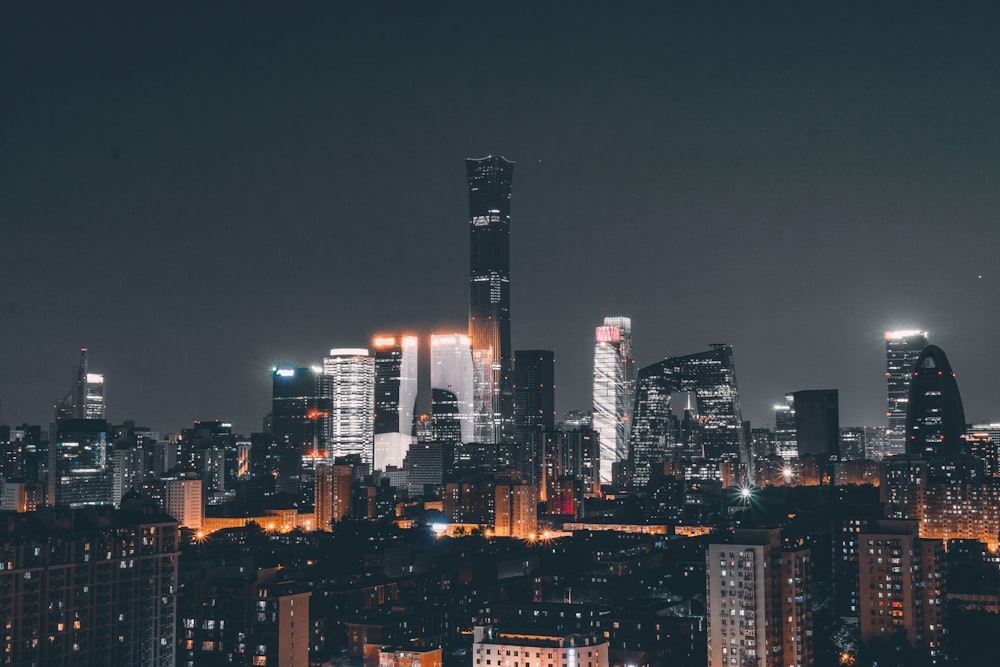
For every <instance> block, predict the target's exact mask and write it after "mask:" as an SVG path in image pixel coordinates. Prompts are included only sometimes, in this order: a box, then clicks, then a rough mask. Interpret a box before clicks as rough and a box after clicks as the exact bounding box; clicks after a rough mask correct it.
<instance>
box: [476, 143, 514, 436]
mask: <svg viewBox="0 0 1000 667" xmlns="http://www.w3.org/2000/svg"><path fill="white" fill-rule="evenodd" d="M465 173H466V179H467V181H468V186H469V255H470V260H469V263H470V276H469V277H470V292H469V337H470V338H471V339H472V358H473V360H474V362H475V364H476V385H475V424H476V426H475V428H476V434H475V440H476V441H477V442H483V443H509V442H511V441H512V440H513V437H514V422H513V413H514V406H513V377H512V368H511V367H512V361H513V359H512V355H511V351H512V350H511V342H510V192H511V181H512V179H513V176H514V163H513V162H511V161H509V160H507V159H505V158H503V157H500V156H495V155H491V156H488V157H485V158H481V159H468V160H466V161H465Z"/></svg>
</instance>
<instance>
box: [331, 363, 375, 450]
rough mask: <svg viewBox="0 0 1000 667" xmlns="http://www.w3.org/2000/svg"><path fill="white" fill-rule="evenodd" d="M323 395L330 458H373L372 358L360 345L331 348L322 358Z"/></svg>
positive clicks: (373, 390) (373, 400)
mask: <svg viewBox="0 0 1000 667" xmlns="http://www.w3.org/2000/svg"><path fill="white" fill-rule="evenodd" d="M323 382H324V395H325V396H329V398H330V420H329V422H328V431H327V432H328V436H327V442H328V449H329V455H330V456H332V457H337V456H348V455H350V454H358V455H360V456H361V460H362V461H363V462H364V463H366V464H368V465H369V466H371V465H372V463H373V458H374V426H375V424H374V422H375V359H374V358H372V357H370V356H369V355H368V350H366V349H364V348H335V349H332V350H330V354H329V356H327V357H326V358H324V359H323Z"/></svg>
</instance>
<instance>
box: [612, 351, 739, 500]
mask: <svg viewBox="0 0 1000 667" xmlns="http://www.w3.org/2000/svg"><path fill="white" fill-rule="evenodd" d="M711 347H712V349H711V350H709V351H707V352H699V353H697V354H691V355H687V356H684V357H670V358H668V359H664V360H663V361H661V362H659V363H656V364H653V365H651V366H646V367H645V368H643V369H641V370H640V371H639V374H638V379H637V381H636V392H635V410H634V416H633V420H632V435H631V438H630V445H631V458H630V467H631V483H632V485H633V487H634V488H635V489H638V490H641V489H644V488H645V486H646V485H647V484H648V482H649V475H650V470H651V468H652V466H653V465H655V464H657V463H660V462H662V461H664V460H665V459H666V458H669V457H670V455H671V454H672V452H670V451H668V449H669V446H668V445H669V443H668V434H669V431H670V428H671V416H672V413H671V411H670V397H671V394H672V393H674V392H687V393H688V394H694V397H695V401H696V404H697V405H696V417H697V418H696V419H695V420H694V423H695V425H696V426H695V428H696V432H697V441H698V442H699V443H700V444H701V450H702V452H703V456H704V458H705V459H707V460H708V461H709V462H713V463H718V462H722V461H727V460H728V461H737V460H738V461H739V462H740V463H741V464H743V466H744V467H745V470H746V473H745V474H746V476H747V477H748V478H749V481H751V482H752V481H753V479H752V478H753V467H752V466H751V465H750V454H749V451H748V448H747V439H746V432H745V430H744V428H743V417H742V412H741V409H740V396H739V390H738V389H737V387H736V366H735V364H734V363H733V348H732V346H731V345H723V344H713V345H712V346H711Z"/></svg>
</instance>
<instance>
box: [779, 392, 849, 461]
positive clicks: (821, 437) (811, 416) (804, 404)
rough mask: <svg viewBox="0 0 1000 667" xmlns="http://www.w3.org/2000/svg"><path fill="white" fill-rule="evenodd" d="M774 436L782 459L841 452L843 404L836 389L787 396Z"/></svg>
mask: <svg viewBox="0 0 1000 667" xmlns="http://www.w3.org/2000/svg"><path fill="white" fill-rule="evenodd" d="M774 433H775V442H776V445H777V452H778V456H780V457H781V458H783V459H785V460H786V461H788V460H790V459H794V458H797V457H799V456H819V457H829V456H832V455H836V454H837V453H838V452H839V442H840V401H839V393H838V391H837V390H836V389H805V390H802V391H796V392H792V393H790V394H785V403H784V405H776V406H775V411H774Z"/></svg>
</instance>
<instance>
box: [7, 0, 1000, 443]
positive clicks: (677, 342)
mask: <svg viewBox="0 0 1000 667" xmlns="http://www.w3.org/2000/svg"><path fill="white" fill-rule="evenodd" d="M78 4H82V5H85V6H77V5H78ZM684 4H685V5H696V6H676V5H673V4H664V3H656V4H655V5H654V4H649V5H643V4H631V5H630V6H628V7H626V8H622V7H619V6H617V3H575V2H574V3H568V2H551V3H535V2H530V3H529V2H525V3H514V4H513V5H510V4H509V3H495V2H494V3H454V4H451V3H441V2H435V3H404V2H400V3H393V4H381V3H369V2H365V3H362V2H358V3H353V4H348V3H301V4H300V3H269V4H268V5H266V6H265V5H263V4H256V3H190V4H182V3H132V4H126V5H121V6H117V7H116V6H112V5H106V4H100V5H99V4H98V3H73V4H70V3H66V5H65V6H62V5H58V4H55V5H54V4H45V5H44V6H39V3H16V6H12V5H15V3H4V6H3V7H2V8H0V248H2V260H0V262H2V267H3V269H2V270H3V272H2V279H0V396H2V401H3V404H2V406H3V407H2V413H0V418H2V419H3V420H5V421H6V422H7V423H20V422H21V421H30V422H34V423H47V422H48V421H49V419H50V416H51V407H50V406H51V404H52V403H53V401H55V400H56V399H58V398H59V397H60V396H61V395H62V394H63V393H64V392H65V391H66V389H67V388H68V385H69V381H70V374H71V369H72V367H73V364H74V363H75V362H76V359H77V354H78V352H77V350H78V349H79V347H81V346H88V347H89V348H90V350H91V364H92V367H93V368H94V369H95V370H98V371H103V372H104V373H106V375H107V383H108V398H109V403H110V416H111V417H112V418H113V419H115V420H121V419H125V418H129V417H131V418H134V419H136V420H137V421H138V422H140V423H143V424H148V425H150V426H153V427H154V428H156V429H159V430H160V431H163V432H171V431H176V430H177V429H179V428H181V427H183V426H185V425H187V424H189V423H190V422H191V421H192V420H194V419H208V418H215V417H219V418H223V419H229V420H232V421H233V422H234V423H235V426H236V428H237V429H239V430H241V431H244V432H249V431H251V430H258V429H259V428H260V417H261V416H262V415H263V414H264V413H265V412H266V411H267V410H268V408H269V400H270V383H269V375H268V369H269V368H270V367H271V366H272V365H273V364H274V363H276V362H281V361H292V362H295V361H299V362H307V363H308V362H316V361H319V360H320V358H321V357H322V355H323V354H324V352H325V351H326V349H328V348H330V347H334V346H357V345H365V344H367V342H368V341H369V339H370V337H371V335H372V334H373V333H375V332H376V331H393V330H407V331H419V332H430V331H443V330H459V329H463V328H464V327H465V324H466V317H467V309H468V287H467V275H468V258H467V252H468V230H467V227H466V224H467V223H466V214H467V209H466V191H465V183H464V167H463V163H462V160H463V158H465V157H468V156H482V155H485V154H488V153H500V154H503V155H505V156H507V157H508V158H510V159H513V160H515V162H516V167H515V176H514V199H513V209H512V225H511V229H512V232H511V235H512V241H511V247H512V254H513V260H512V264H513V267H512V284H513V288H512V292H513V296H512V317H513V337H514V345H515V347H516V348H522V349H523V348H548V349H554V350H555V351H556V355H557V384H558V389H557V403H558V408H559V410H560V411H563V410H565V409H568V408H575V407H587V406H588V404H589V402H590V394H589V392H590V385H591V379H590V377H591V364H592V358H591V357H592V343H591V340H592V335H593V327H594V326H595V325H596V324H598V323H600V320H601V318H602V317H603V316H604V315H606V314H626V315H630V316H631V317H632V318H633V329H634V340H635V350H636V357H637V359H638V362H639V365H645V364H648V363H652V362H654V361H656V360H658V359H660V358H662V357H664V356H672V355H678V354H688V353H692V352H697V351H701V350H703V349H706V345H707V344H708V343H711V342H728V343H731V344H733V345H734V346H735V355H736V364H737V375H738V378H739V383H740V390H741V396H742V400H743V407H744V416H745V417H746V418H749V419H751V420H753V421H754V422H759V423H768V422H771V421H773V414H772V413H771V410H770V406H771V405H773V404H774V403H775V402H776V401H777V400H778V399H780V398H781V397H782V395H783V394H784V392H786V391H791V390H797V389H808V388H826V387H836V388H839V389H840V400H841V421H842V423H843V424H845V425H847V424H862V423H882V422H883V421H884V411H885V382H884V377H883V373H884V342H883V340H882V332H883V330H884V329H886V328H891V327H909V326H913V325H919V326H921V327H923V328H926V329H928V330H930V332H931V337H932V340H933V342H935V343H937V344H938V345H940V346H941V347H942V348H943V349H944V350H945V351H946V353H947V354H948V355H949V357H950V359H951V362H952V365H953V367H954V368H955V370H956V372H957V373H958V380H959V386H960V388H961V390H962V394H963V398H964V400H965V405H966V415H967V416H968V417H969V419H974V420H978V419H987V418H1000V405H998V404H997V390H996V382H995V379H994V376H995V375H996V373H997V371H998V370H1000V346H998V345H997V343H996V332H997V331H998V330H1000V308H998V305H1000V304H998V298H997V297H998V287H1000V266H998V261H997V260H998V257H1000V255H998V250H1000V188H998V187H997V176H998V174H1000V168H998V167H1000V158H998V156H1000V87H998V86H1000V40H998V39H997V35H1000V20H998V18H1000V14H998V12H997V11H996V10H994V8H993V5H994V3H989V4H987V3H982V4H973V3H963V6H962V7H954V6H952V3H944V2H935V3H926V4H921V3H909V2H907V3H902V2H899V3H861V2H857V3H843V2H829V3H820V2H805V3H803V2H794V3H791V2H789V3H779V2H768V3H747V2H732V3H721V2H718V3H712V2H708V3H684ZM133 5H134V6H133ZM205 5H208V6H205ZM980 276H981V277H980Z"/></svg>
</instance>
